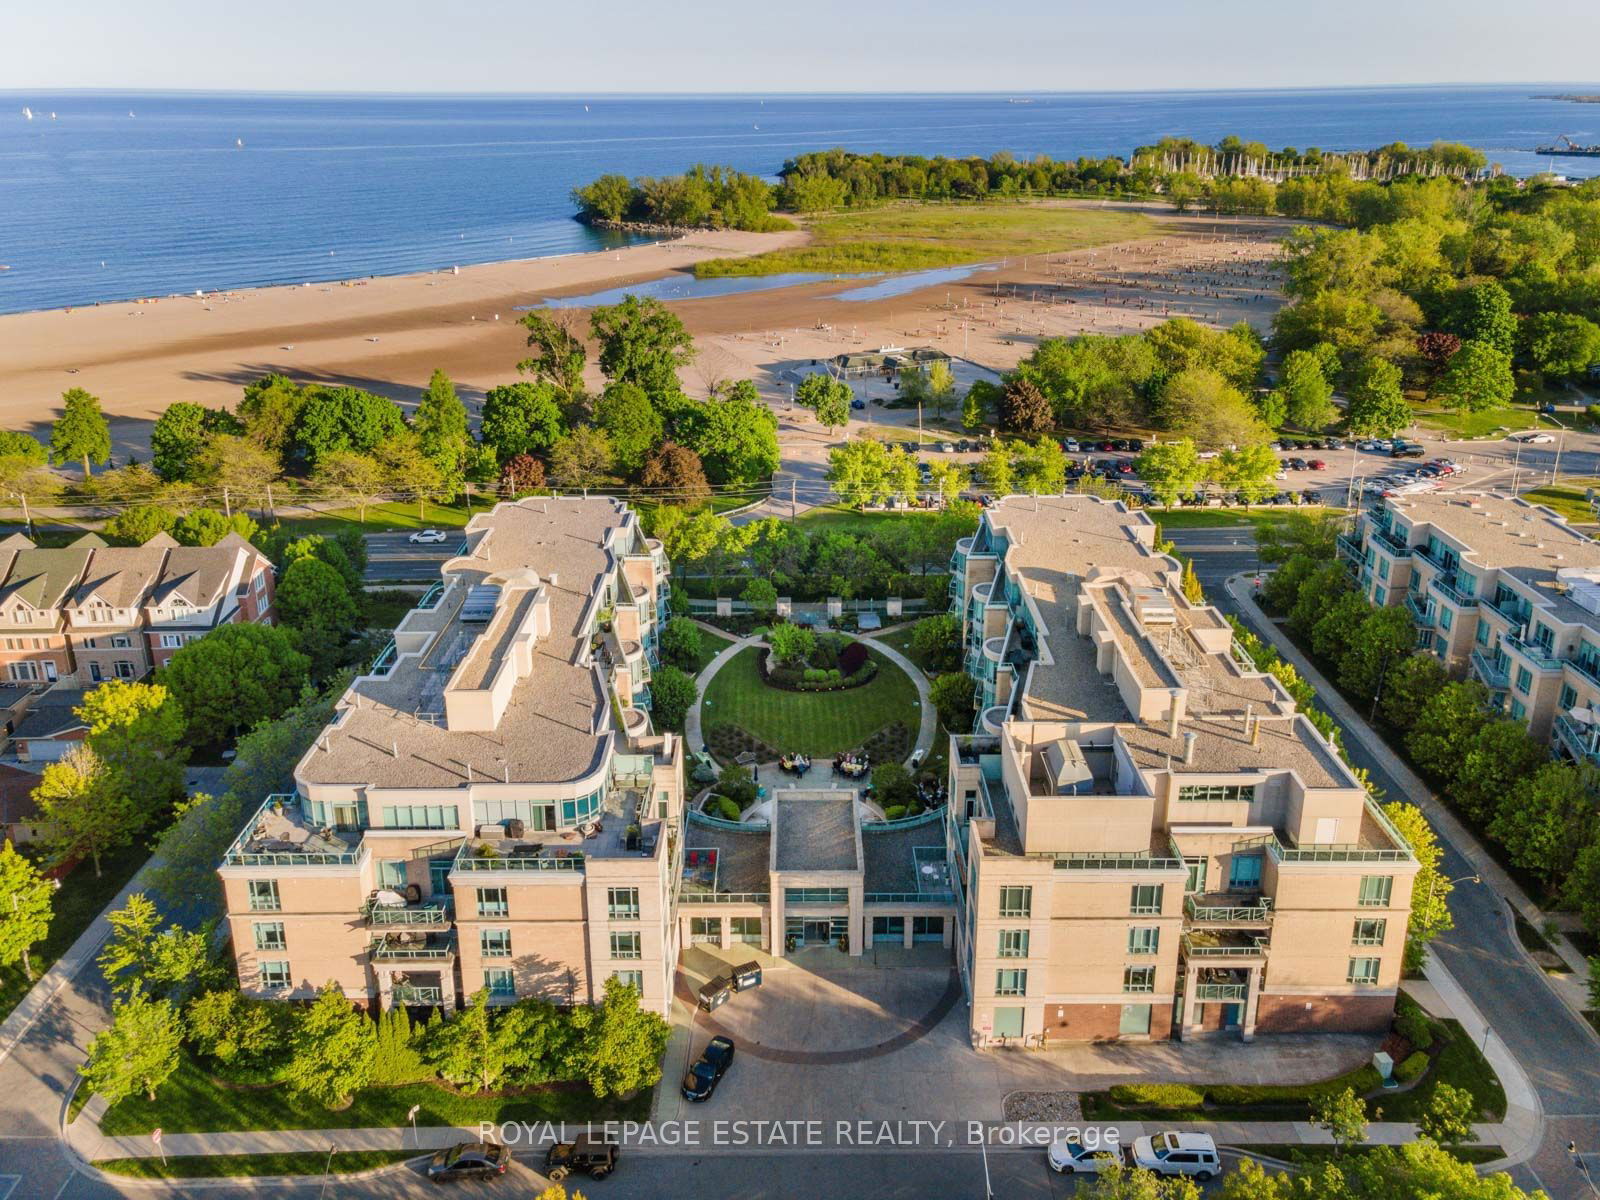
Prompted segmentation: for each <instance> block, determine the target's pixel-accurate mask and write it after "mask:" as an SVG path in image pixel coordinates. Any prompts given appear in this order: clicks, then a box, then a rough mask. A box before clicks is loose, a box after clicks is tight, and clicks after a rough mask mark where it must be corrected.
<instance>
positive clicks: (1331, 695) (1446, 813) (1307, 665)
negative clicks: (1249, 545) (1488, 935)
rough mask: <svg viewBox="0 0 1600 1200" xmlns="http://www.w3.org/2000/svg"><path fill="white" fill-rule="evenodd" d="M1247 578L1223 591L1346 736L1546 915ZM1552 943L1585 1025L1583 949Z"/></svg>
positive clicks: (1555, 982)
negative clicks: (1305, 650) (1289, 632)
mask: <svg viewBox="0 0 1600 1200" xmlns="http://www.w3.org/2000/svg"><path fill="white" fill-rule="evenodd" d="M1249 578H1250V577H1249V576H1246V575H1235V576H1234V577H1233V578H1231V579H1229V580H1228V594H1229V595H1230V596H1232V597H1233V599H1234V601H1235V602H1236V603H1237V604H1238V605H1239V608H1240V611H1242V612H1243V613H1245V614H1246V615H1247V616H1248V618H1249V623H1250V625H1251V626H1252V627H1253V628H1254V629H1255V630H1256V632H1258V633H1259V634H1260V635H1261V636H1262V638H1263V639H1264V640H1265V641H1267V642H1269V643H1270V644H1271V645H1272V647H1273V648H1274V649H1275V650H1277V652H1278V653H1279V655H1281V656H1282V657H1283V659H1284V660H1285V661H1287V662H1289V663H1291V664H1293V666H1294V668H1295V670H1297V671H1299V672H1300V674H1301V675H1302V676H1303V677H1304V678H1305V679H1306V681H1307V682H1308V683H1310V684H1311V686H1312V687H1314V688H1315V689H1316V690H1317V695H1318V698H1319V699H1320V700H1321V702H1322V704H1323V706H1324V707H1325V708H1327V710H1328V712H1329V713H1330V714H1331V715H1332V716H1333V718H1334V719H1335V720H1337V721H1338V722H1339V724H1340V726H1341V727H1342V728H1343V729H1344V731H1345V736H1347V737H1353V738H1356V739H1357V740H1358V741H1360V743H1361V745H1362V747H1363V748H1364V749H1365V750H1366V751H1367V752H1368V753H1369V754H1371V755H1372V757H1373V758H1375V759H1377V760H1378V761H1379V762H1381V763H1382V764H1383V767H1384V770H1386V771H1388V772H1389V774H1390V775H1391V776H1393V778H1395V779H1396V780H1398V781H1399V782H1400V784H1401V785H1402V787H1404V789H1405V792H1406V796H1407V798H1408V799H1410V800H1412V801H1413V802H1414V803H1415V804H1416V805H1417V807H1419V808H1420V809H1422V811H1423V813H1424V814H1425V815H1426V816H1427V818H1428V822H1429V823H1430V824H1431V825H1432V826H1433V827H1434V829H1435V830H1436V831H1437V832H1438V834H1439V836H1440V837H1441V838H1443V839H1445V840H1447V841H1449V842H1450V843H1451V844H1452V845H1453V846H1454V847H1455V848H1456V849H1457V850H1458V851H1459V852H1460V854H1461V856H1462V857H1463V858H1465V859H1466V860H1467V862H1468V863H1469V864H1470V865H1471V867H1472V870H1473V871H1474V872H1475V873H1476V874H1477V875H1478V876H1479V877H1480V878H1482V880H1483V882H1484V883H1485V884H1487V885H1488V886H1489V888H1490V889H1491V890H1492V891H1493V892H1495V893H1496V894H1497V895H1499V896H1501V897H1503V898H1504V899H1506V900H1507V901H1509V902H1510V903H1511V904H1512V906H1513V907H1515V908H1516V910H1517V912H1518V913H1520V914H1521V916H1522V918H1523V919H1524V920H1525V921H1527V922H1528V923H1529V924H1530V925H1532V926H1533V927H1534V928H1536V929H1537V928H1539V927H1540V926H1542V924H1543V923H1544V920H1545V917H1546V914H1545V912H1544V911H1543V910H1542V909H1540V908H1539V906H1538V905H1536V904H1535V903H1534V902H1533V901H1532V900H1530V899H1529V898H1528V896H1527V893H1525V892H1524V891H1523V890H1522V887H1521V885H1520V884H1518V883H1517V881H1516V880H1515V879H1513V878H1511V876H1510V875H1508V874H1507V873H1506V871H1505V869H1504V868H1503V867H1501V866H1500V864H1499V863H1497V862H1495V860H1494V859H1493V858H1491V857H1490V856H1489V854H1488V852H1487V851H1485V850H1484V848H1483V847H1482V846H1481V845H1480V844H1479V842H1478V839H1477V836H1476V835H1475V834H1473V832H1472V831H1471V830H1469V829H1468V828H1467V827H1466V826H1465V825H1463V824H1462V823H1461V821H1460V820H1459V819H1458V818H1457V817H1456V815H1455V814H1454V813H1452V812H1451V811H1450V810H1449V809H1448V808H1446V807H1445V806H1444V805H1443V804H1441V803H1440V802H1439V799H1438V797H1436V796H1435V795H1434V792H1433V789H1432V788H1431V787H1429V786H1428V784H1427V783H1425V782H1424V781H1423V780H1422V779H1421V778H1420V777H1419V776H1418V775H1417V774H1416V772H1414V771H1413V770H1412V769H1411V768H1410V767H1409V766H1407V765H1406V763H1405V762H1404V761H1402V760H1401V758H1400V756H1399V755H1397V754H1396V753H1395V752H1394V751H1393V750H1391V749H1390V748H1389V746H1388V744H1387V743H1386V742H1385V741H1384V740H1383V739H1382V738H1380V737H1379V736H1378V735H1377V734H1376V733H1374V732H1373V731H1372V729H1371V727H1370V726H1369V725H1368V724H1367V722H1366V719H1365V718H1364V717H1362V716H1361V715H1360V714H1359V713H1357V712H1356V711H1355V710H1354V709H1353V708H1351V707H1350V705H1349V704H1348V703H1347V702H1346V701H1345V699H1344V697H1343V696H1341V695H1340V694H1339V692H1338V690H1337V689H1336V688H1335V687H1334V686H1333V685H1332V684H1331V683H1329V682H1328V679H1327V677H1326V676H1324V675H1323V674H1322V672H1321V671H1319V670H1318V669H1317V667H1316V666H1315V665H1314V664H1313V663H1312V662H1311V661H1310V659H1308V658H1307V657H1306V656H1305V655H1304V654H1302V653H1301V652H1300V650H1299V648H1298V647H1296V646H1295V644H1294V643H1293V642H1291V641H1290V640H1289V638H1288V637H1287V636H1286V635H1285V634H1284V633H1283V631H1282V630H1281V629H1279V628H1278V626H1277V623H1276V622H1274V621H1273V620H1272V618H1271V617H1269V616H1267V614H1266V612H1265V611H1263V610H1262V608H1261V606H1260V605H1258V604H1257V603H1256V601H1255V597H1254V596H1253V595H1252V592H1251V588H1250V584H1249V581H1248V580H1249ZM1513 940H1516V939H1515V938H1513ZM1551 944H1552V945H1554V946H1555V948H1556V951H1557V952H1558V953H1559V954H1560V955H1561V958H1562V961H1563V962H1565V963H1566V964H1567V966H1568V968H1569V969H1570V971H1569V974H1567V975H1551V974H1549V973H1545V979H1546V980H1547V981H1548V982H1549V984H1550V986H1551V988H1552V989H1553V990H1554V991H1555V993H1556V995H1557V996H1559V997H1560V998H1561V1001H1562V1003H1564V1004H1565V1005H1566V1006H1567V1007H1568V1008H1570V1009H1571V1010H1572V1011H1573V1013H1574V1014H1575V1015H1576V1016H1577V1017H1578V1019H1579V1020H1580V1021H1583V1022H1584V1025H1585V1027H1588V1022H1587V1020H1586V1019H1585V1018H1584V1016H1583V1011H1584V1009H1586V1008H1588V1007H1589V1003H1588V995H1587V990H1586V987H1585V982H1584V981H1585V980H1586V979H1587V978H1588V973H1589V965H1588V963H1587V962H1586V961H1585V960H1584V957H1583V955H1581V954H1579V953H1578V952H1577V950H1575V949H1573V947H1572V945H1571V943H1569V942H1568V941H1567V940H1566V939H1565V938H1554V939H1552V942H1551ZM1517 945H1518V946H1519V947H1520V946H1521V942H1520V941H1517ZM1524 953H1526V951H1524ZM1530 961H1531V960H1530Z"/></svg>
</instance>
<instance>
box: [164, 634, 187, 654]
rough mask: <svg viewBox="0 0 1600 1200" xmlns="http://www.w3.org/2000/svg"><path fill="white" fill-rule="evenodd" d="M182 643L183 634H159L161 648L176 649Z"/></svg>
mask: <svg viewBox="0 0 1600 1200" xmlns="http://www.w3.org/2000/svg"><path fill="white" fill-rule="evenodd" d="M182 645H183V634H181V633H163V634H162V635H161V648H162V649H163V650H176V649H177V648H178V647H179V646H182Z"/></svg>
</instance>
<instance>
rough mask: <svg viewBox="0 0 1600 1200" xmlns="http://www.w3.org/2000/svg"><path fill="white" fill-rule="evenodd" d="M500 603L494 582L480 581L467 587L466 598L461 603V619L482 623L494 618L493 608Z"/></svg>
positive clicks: (497, 589)
mask: <svg viewBox="0 0 1600 1200" xmlns="http://www.w3.org/2000/svg"><path fill="white" fill-rule="evenodd" d="M499 604H500V589H499V588H498V587H496V586H495V585H494V584H490V583H480V584H478V585H476V586H474V587H470V588H468V589H467V598H466V600H465V601H464V602H463V603H462V605H461V619H462V620H463V621H470V622H472V623H474V624H478V625H482V624H486V623H488V622H489V621H491V620H493V619H494V610H495V609H496V608H497V607H498V606H499Z"/></svg>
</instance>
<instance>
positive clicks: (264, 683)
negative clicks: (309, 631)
mask: <svg viewBox="0 0 1600 1200" xmlns="http://www.w3.org/2000/svg"><path fill="white" fill-rule="evenodd" d="M310 667H311V662H310V660H309V659H308V658H306V656H305V655H304V654H301V653H300V652H299V651H298V650H296V649H295V647H294V644H293V641H292V639H291V638H290V635H289V632H288V631H287V630H285V629H281V628H279V627H277V626H275V625H257V624H254V623H243V624H232V625H224V626H222V628H220V629H217V630H214V631H213V632H211V633H208V634H207V635H206V636H205V637H203V638H201V639H200V640H199V641H197V642H190V643H189V644H188V645H186V646H184V647H182V648H181V649H179V650H178V651H177V652H175V653H174V654H173V656H172V658H171V660H170V661H169V662H168V663H167V665H166V667H164V668H163V669H162V671H161V674H160V676H159V679H160V682H161V683H162V684H164V685H165V686H166V687H167V688H168V689H169V690H170V691H171V692H172V695H173V696H174V697H175V698H176V699H177V701H178V706H179V708H181V709H182V710H183V716H184V723H185V725H186V726H187V728H188V731H189V735H190V737H191V739H192V740H193V741H194V742H196V743H198V744H201V745H205V744H213V745H214V744H217V743H220V742H222V741H223V740H224V739H226V738H227V737H229V736H230V735H233V734H237V733H238V732H239V731H240V730H241V729H248V728H249V727H250V726H252V725H254V724H255V723H256V722H257V721H270V720H273V719H275V718H276V717H278V716H280V715H282V714H283V712H284V711H285V710H286V709H288V707H289V706H290V705H291V704H293V703H294V701H295V699H296V698H297V697H298V696H299V695H300V692H301V689H303V688H304V687H305V686H306V683H307V681H308V678H309V671H310Z"/></svg>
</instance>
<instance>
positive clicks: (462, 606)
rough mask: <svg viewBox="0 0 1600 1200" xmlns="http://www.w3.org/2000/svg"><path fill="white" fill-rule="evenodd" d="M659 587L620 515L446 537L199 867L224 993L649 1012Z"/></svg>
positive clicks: (650, 547)
mask: <svg viewBox="0 0 1600 1200" xmlns="http://www.w3.org/2000/svg"><path fill="white" fill-rule="evenodd" d="M667 579H668V568H667V561H666V558H665V556H664V555H663V553H662V551H661V547H660V545H659V543H656V542H654V541H651V540H648V539H646V538H645V537H644V535H643V532H642V531H641V529H640V527H639V523H638V520H637V517H636V516H635V514H633V513H632V512H631V511H629V510H628V508H627V507H626V506H625V505H623V504H622V503H620V502H619V501H616V500H612V499H608V498H594V499H576V498H571V499H529V500H523V501H519V502H516V503H504V504H500V505H497V506H496V507H495V508H494V509H493V510H492V511H490V512H488V513H482V514H479V515H478V516H476V517H474V518H473V519H472V521H471V522H470V523H469V524H468V525H467V528H466V531H465V541H464V542H463V544H462V546H461V549H460V550H459V552H458V553H457V554H456V555H455V556H454V557H452V558H450V559H449V560H447V561H446V562H445V563H444V565H443V567H442V570H441V579H440V581H439V582H438V583H437V584H436V585H435V586H434V587H433V588H431V589H430V590H429V591H428V592H427V593H426V594H425V595H424V596H423V597H422V599H421V600H420V601H419V602H418V604H417V606H416V608H415V609H413V610H412V611H411V612H410V613H409V614H408V615H407V616H406V617H405V618H404V620H402V621H401V623H400V625H399V627H398V628H397V629H396V630H395V635H394V641H393V643H392V644H391V645H390V646H388V647H387V648H386V649H385V650H384V651H383V652H382V653H381V654H380V655H379V656H378V658H377V660H376V662H375V663H374V665H373V667H372V669H371V670H370V671H369V672H368V673H367V674H366V675H364V676H362V677H360V678H358V679H356V680H355V681H354V682H353V683H352V685H351V687H350V689H349V690H348V692H346V694H345V695H344V696H343V697H342V698H341V699H340V701H339V703H338V706H337V711H336V713H335V715H334V717H333V720H332V721H331V722H330V723H329V724H328V726H327V727H326V728H325V729H324V730H323V731H322V733H321V735H320V736H319V737H318V738H317V740H316V742H315V744H313V745H312V746H311V748H310V749H309V750H308V751H307V752H306V754H305V756H304V757H303V758H302V759H301V761H300V762H299V763H298V765H297V766H296V768H295V772H294V780H295V790H294V791H293V792H292V793H289V794H285V795H275V796H267V797H263V799H262V803H261V805H260V808H259V809H258V810H257V811H255V812H254V813H252V814H251V816H250V819H249V821H248V822H247V823H246V825H245V827H244V829H243V830H242V831H241V832H240V834H239V837H238V839H237V840H236V842H235V843H234V845H233V846H232V847H231V848H230V849H229V850H228V852H227V854H226V855H225V856H224V858H223V861H222V864H221V866H220V868H219V874H220V875H221V878H222V883H223V890H224V893H225V896H226V901H227V911H228V920H229V923H230V925H231V927H232V933H233V944H234V947H235V952H236V956H237V961H238V971H239V981H240V985H241V987H242V988H243V989H244V990H245V991H246V992H248V993H250V994H252V995H259V996H272V997H285V998H287V997H305V996H310V995H312V994H313V993H314V992H315V991H317V990H318V989H320V988H322V987H324V986H326V985H327V984H328V983H330V982H332V983H334V984H336V985H337V986H339V987H340V988H342V989H343V991H344V993H345V995H347V996H349V997H350V998H351V999H353V1000H356V1001H359V1002H363V1003H366V1004H369V1005H377V1006H382V1007H389V1006H391V1005H394V1004H403V1005H440V1006H442V1007H444V1008H445V1009H446V1010H450V1009H453V1008H454V1007H455V1006H456V1005H457V1004H459V1003H461V1002H462V1001H463V1000H464V999H465V998H466V997H470V996H472V995H474V994H476V993H477V992H479V991H481V990H487V991H488V993H489V995H490V997H491V999H493V1000H495V1001H498V1002H506V1001H511V1000H514V999H516V998H517V997H520V996H539V997H543V998H546V999H549V1000H552V1001H555V1002H558V1003H562V1004H570V1003H585V1002H593V1001H595V1000H598V999H599V998H600V995H601V993H602V990H603V987H604V984H605V981H606V980H607V979H609V978H610V977H612V976H619V977H621V978H622V979H624V980H625V981H627V982H629V983H632V984H634V985H636V986H638V987H639V989H640V991H641V994H642V997H643V1002H644V1003H645V1005H647V1006H648V1007H650V1008H653V1009H655V1010H657V1011H661V1012H665V1011H666V1010H667V1008H668V1007H669V1005H670V997H671V990H672V989H671V981H672V972H673V968H674V964H675V961H676V957H677V947H678V933H677V921H676V917H675V912H674V908H673V897H674V893H675V884H676V880H677V877H678V871H679V869H680V867H681V859H682V845H681V838H680V837H679V836H678V835H677V832H676V831H677V828H678V823H679V820H680V817H681V812H682V805H683V757H684V756H683V747H682V743H681V740H680V739H679V738H678V737H676V736H675V735H672V734H658V733H655V732H653V731H652V729H651V723H650V714H649V704H650V695H649V679H650V671H651V664H652V661H653V659H654V657H655V647H656V640H657V636H658V632H659V628H660V625H661V624H662V622H663V621H664V619H665V615H666V604H667V594H668V584H667Z"/></svg>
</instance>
